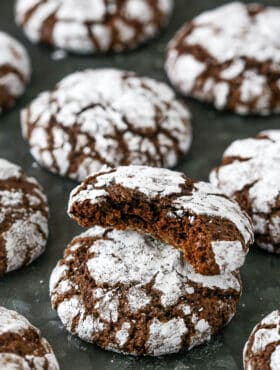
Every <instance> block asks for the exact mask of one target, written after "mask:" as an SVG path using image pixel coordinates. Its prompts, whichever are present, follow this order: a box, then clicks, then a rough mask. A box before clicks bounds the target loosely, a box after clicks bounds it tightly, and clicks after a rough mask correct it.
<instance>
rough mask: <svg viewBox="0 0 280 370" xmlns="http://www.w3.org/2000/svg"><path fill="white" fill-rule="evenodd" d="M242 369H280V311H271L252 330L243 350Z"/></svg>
mask: <svg viewBox="0 0 280 370" xmlns="http://www.w3.org/2000/svg"><path fill="white" fill-rule="evenodd" d="M243 362H244V370H280V312H279V310H276V311H273V312H272V313H271V314H269V315H268V316H266V317H265V318H264V319H263V320H262V321H261V322H260V323H259V324H258V325H256V326H255V328H254V330H253V331H252V333H251V335H250V337H249V339H248V342H247V343H246V345H245V348H244V352H243Z"/></svg>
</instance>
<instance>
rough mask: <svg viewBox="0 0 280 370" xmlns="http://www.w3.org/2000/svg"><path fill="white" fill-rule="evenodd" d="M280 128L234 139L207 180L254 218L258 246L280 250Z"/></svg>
mask: <svg viewBox="0 0 280 370" xmlns="http://www.w3.org/2000/svg"><path fill="white" fill-rule="evenodd" d="M279 153H280V130H268V131H263V132H261V133H260V134H259V135H258V136H257V137H256V138H249V139H243V140H237V141H234V142H233V143H232V144H231V145H230V146H229V147H228V149H227V150H226V151H225V153H224V155H223V160H222V163H221V165H220V166H219V167H218V168H216V169H215V170H214V171H213V172H212V173H211V174H210V181H211V182H212V183H213V184H214V185H215V186H217V187H218V188H219V189H220V190H221V191H222V192H223V193H224V194H226V195H227V196H229V197H231V198H233V199H235V200H237V201H238V203H239V204H240V206H241V208H242V209H244V210H245V211H246V212H247V213H248V214H249V216H251V218H252V220H253V226H254V231H255V239H256V243H257V245H258V246H259V247H261V248H263V249H265V250H267V251H269V252H275V253H280V156H279Z"/></svg>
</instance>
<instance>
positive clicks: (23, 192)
mask: <svg viewBox="0 0 280 370" xmlns="http://www.w3.org/2000/svg"><path fill="white" fill-rule="evenodd" d="M47 236H48V206H47V199H46V196H45V195H44V194H43V192H42V188H41V186H40V185H39V184H38V183H37V182H36V180H35V179H34V178H29V177H27V176H25V174H24V173H23V171H22V169H21V168H20V167H19V166H16V165H14V164H13V163H10V162H8V161H6V160H4V159H0V250H1V258H0V273H1V274H4V273H7V272H10V271H13V270H15V269H18V268H20V267H21V266H23V265H26V264H29V263H31V262H32V261H34V260H35V259H36V258H37V257H39V256H40V255H41V254H42V253H43V251H44V250H45V246H46V241H47Z"/></svg>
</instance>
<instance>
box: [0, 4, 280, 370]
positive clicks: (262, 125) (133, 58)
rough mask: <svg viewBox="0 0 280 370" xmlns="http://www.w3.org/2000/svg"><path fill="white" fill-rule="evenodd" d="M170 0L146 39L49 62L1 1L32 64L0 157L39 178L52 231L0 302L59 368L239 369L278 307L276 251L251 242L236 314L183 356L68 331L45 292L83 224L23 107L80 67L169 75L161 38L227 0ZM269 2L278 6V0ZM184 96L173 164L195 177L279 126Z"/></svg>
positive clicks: (1, 12)
mask: <svg viewBox="0 0 280 370" xmlns="http://www.w3.org/2000/svg"><path fill="white" fill-rule="evenodd" d="M175 2H176V5H175V11H174V13H173V16H172V19H171V22H170V24H169V26H168V28H167V29H166V30H165V31H164V32H163V33H162V35H161V36H160V37H159V38H158V39H156V40H154V41H153V42H151V43H150V44H149V45H146V46H144V47H141V48H140V49H138V50H135V51H133V52H129V53H125V54H121V55H108V56H89V57H78V56H68V57H67V58H66V59H63V60H61V61H53V60H52V57H51V53H52V51H51V50H49V49H47V48H44V47H42V46H36V45H32V44H30V43H29V42H28V40H26V39H25V38H24V36H23V35H22V33H21V31H20V30H19V29H17V27H16V26H15V25H14V19H13V1H11V0H1V2H0V19H1V29H2V30H5V31H7V32H9V33H10V34H12V35H13V36H15V37H17V38H18V39H19V40H21V41H22V42H23V43H24V44H25V46H26V47H27V49H28V50H29V53H30V55H31V58H32V63H33V76H32V81H31V84H30V85H29V87H28V90H27V93H26V94H25V96H24V97H23V98H22V99H21V100H20V101H19V102H18V104H17V105H16V107H15V108H14V109H13V110H11V111H10V112H7V113H5V114H4V115H2V116H0V157H4V158H7V159H9V160H11V161H14V162H16V163H18V164H20V165H22V166H23V168H24V169H25V170H26V172H27V173H28V174H30V175H33V176H35V177H36V178H37V179H38V180H39V181H40V182H41V183H42V185H43V186H44V188H45V190H46V193H47V195H48V199H49V204H50V209H51V218H50V232H51V235H50V239H49V243H48V248H47V251H46V253H45V254H44V255H43V256H42V257H41V258H40V259H39V260H38V261H36V262H35V263H33V264H32V265H31V266H30V267H27V268H24V269H22V270H20V271H16V272H14V273H11V274H9V275H8V276H5V277H3V278H1V279H0V304H1V305H3V306H6V307H8V308H11V309H14V310H17V311H18V312H20V313H22V314H23V315H25V316H26V317H27V318H28V319H29V320H30V321H31V322H32V323H33V324H34V325H36V326H38V327H39V328H40V329H41V330H42V332H43V334H44V335H45V336H46V337H47V338H48V340H49V341H50V342H51V344H52V345H53V348H54V351H55V352H56V355H57V357H58V360H59V362H60V365H61V369H62V370H64V369H67V370H90V369H92V370H110V369H137V370H138V369H157V370H163V369H176V370H185V369H188V370H202V369H203V370H210V369H211V370H224V369H226V370H237V369H241V368H242V349H243V345H244V343H245V341H246V338H247V336H248V335H249V333H250V331H251V329H252V327H253V326H254V325H255V324H256V323H257V322H258V321H259V320H260V319H261V318H262V317H263V315H265V314H267V313H269V312H270V311H272V310H274V309H276V308H278V307H279V306H278V305H279V296H280V287H279V280H278V279H279V262H280V261H279V257H277V256H271V255H268V254H266V253H264V252H261V251H259V250H257V249H254V248H253V249H252V251H251V253H250V255H249V257H248V259H247V262H246V265H245V266H244V267H243V269H242V277H243V282H244V293H243V297H242V300H241V303H240V306H239V310H238V313H237V315H236V317H235V318H234V319H233V321H232V322H231V324H230V325H229V326H228V327H227V328H225V329H224V330H223V331H222V332H221V334H219V335H218V336H217V337H216V338H214V339H213V340H212V341H211V342H210V344H208V345H205V346H201V347H200V348H197V349H194V350H192V351H191V352H190V353H187V354H185V355H174V356H169V357H164V358H160V359H151V358H139V359H137V358H131V357H124V356H120V355H116V354H112V353H110V352H106V351H103V350H101V349H99V348H97V347H95V346H93V345H89V344H86V343H84V342H81V341H80V340H78V339H77V338H74V337H72V336H71V335H69V334H68V333H67V332H66V331H65V329H64V328H63V326H62V324H61V323H60V321H59V319H58V318H57V315H56V312H54V311H52V310H51V306H50V300H49V295H48V281H49V275H50V272H51V270H52V268H53V267H54V265H55V264H56V261H57V260H58V259H59V258H60V257H61V256H62V253H63V249H64V248H65V246H66V245H67V243H68V242H69V241H70V240H71V238H72V237H73V236H74V235H77V233H78V232H79V231H80V229H79V227H78V226H76V225H75V224H74V222H72V221H71V220H69V218H68V217H67V215H66V207H67V200H68V196H69V192H70V190H71V189H72V188H73V187H74V186H75V183H74V182H71V181H68V180H65V179H62V178H60V177H58V176H54V175H51V174H50V173H48V172H46V171H45V170H42V169H40V168H39V167H38V166H36V165H35V163H34V161H33V159H32V158H31V156H30V154H29V152H28V147H27V145H26V143H25V142H24V141H23V140H22V137H21V132H20V125H19V112H20V109H21V108H22V107H24V105H25V104H27V103H28V102H29V101H30V100H31V99H32V98H33V97H35V96H36V95H37V94H38V93H39V92H40V91H42V90H45V89H49V88H52V87H53V85H54V84H55V83H56V82H57V81H58V80H60V79H61V78H62V77H63V76H65V75H66V74H68V73H71V72H74V71H76V70H78V69H84V68H89V67H92V68H95V67H118V68H123V69H129V70H135V71H136V72H138V73H139V74H141V75H147V76H150V77H154V78H157V79H160V80H163V81H167V78H166V75H165V73H164V70H163V60H164V48H165V44H166V42H167V41H168V40H169V39H170V38H171V37H172V36H173V34H174V32H175V31H176V30H177V29H178V28H179V27H180V26H181V25H182V24H183V22H185V21H186V20H188V19H191V18H192V17H193V16H194V15H196V14H198V13H199V12H201V11H203V10H205V9H209V8H213V7H215V6H218V5H221V4H223V3H226V2H227V1H219V0H207V1H205V0H177V1H176V0H175ZM266 3H270V4H271V5H280V1H279V0H278V1H277V0H274V1H270V2H268V1H266ZM225 21H226V20H225ZM0 52H1V51H0ZM187 103H188V105H189V107H190V108H191V110H192V113H193V126H194V143H193V146H192V149H191V152H190V154H189V155H187V156H186V157H185V158H184V159H183V160H182V161H181V163H180V165H179V167H178V168H179V169H180V170H183V171H184V172H185V173H187V174H188V175H189V176H192V177H194V178H196V179H203V180H206V179H207V177H208V173H209V171H210V170H211V169H212V168H213V167H214V166H215V165H216V164H218V162H219V160H220V158H221V155H222V153H223V151H224V149H225V148H226V147H227V145H228V144H229V143H230V142H231V141H232V140H234V139H237V138H243V137H247V136H251V135H255V134H256V133H258V132H259V131H260V130H262V129H268V128H280V119H279V116H274V117H268V118H259V117H247V118H242V117H239V116H237V115H234V114H232V113H220V112H216V111H215V110H214V109H212V108H211V107H209V106H205V105H202V104H200V103H197V102H195V101H193V100H190V99H188V101H187Z"/></svg>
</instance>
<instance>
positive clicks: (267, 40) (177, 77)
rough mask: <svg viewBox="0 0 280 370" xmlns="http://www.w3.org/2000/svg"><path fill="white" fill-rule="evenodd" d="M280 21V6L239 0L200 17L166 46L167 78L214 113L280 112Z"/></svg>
mask: <svg viewBox="0 0 280 370" xmlns="http://www.w3.org/2000/svg"><path fill="white" fill-rule="evenodd" d="M279 18H280V8H277V7H264V6H262V5H257V4H251V5H246V4H243V3H241V2H233V3H230V4H226V5H223V6H220V7H218V8H216V9H214V10H210V11H206V12H204V13H202V14H201V15H199V16H197V17H196V18H194V19H193V20H192V21H191V22H189V23H187V24H186V25H185V26H183V27H182V29H181V30H180V31H179V32H178V33H177V35H176V36H175V37H174V39H173V40H172V41H171V42H170V44H169V48H168V56H167V61H166V71H167V73H168V76H169V78H170V80H171V81H172V83H173V84H174V85H175V86H176V87H177V88H178V89H179V90H180V91H181V92H182V93H184V94H187V95H192V96H194V97H196V98H198V99H200V100H203V101H207V102H211V103H212V104H214V106H215V107H216V108H217V109H232V110H235V111H236V112H237V113H239V114H248V113H258V114H269V113H276V112H279V111H280V103H279V101H280V43H279V40H278V38H277V36H276V35H277V34H279V32H280V27H279ZM225 19H226V20H227V21H226V22H225Z"/></svg>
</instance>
